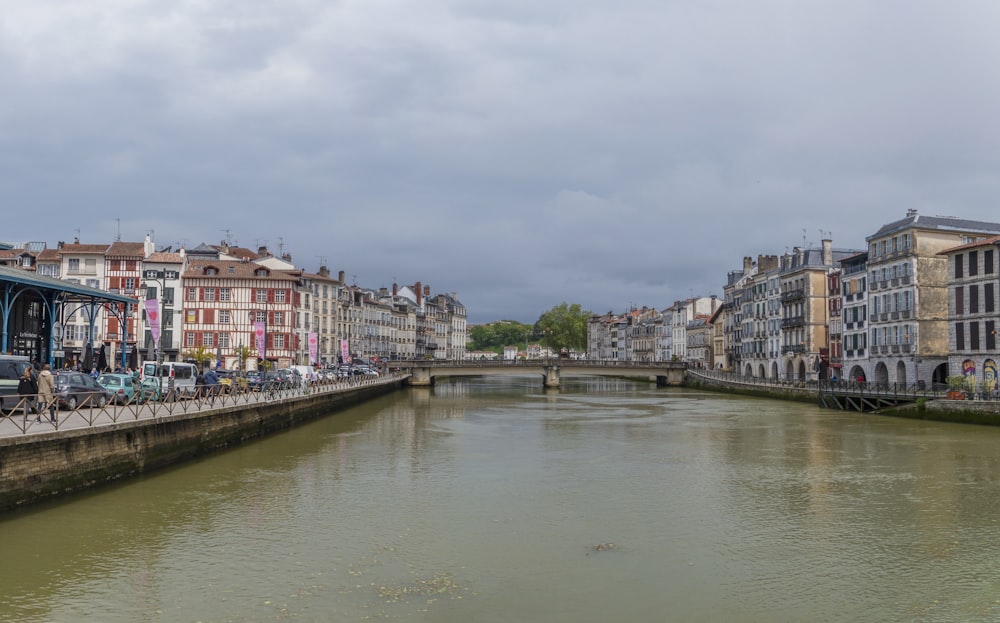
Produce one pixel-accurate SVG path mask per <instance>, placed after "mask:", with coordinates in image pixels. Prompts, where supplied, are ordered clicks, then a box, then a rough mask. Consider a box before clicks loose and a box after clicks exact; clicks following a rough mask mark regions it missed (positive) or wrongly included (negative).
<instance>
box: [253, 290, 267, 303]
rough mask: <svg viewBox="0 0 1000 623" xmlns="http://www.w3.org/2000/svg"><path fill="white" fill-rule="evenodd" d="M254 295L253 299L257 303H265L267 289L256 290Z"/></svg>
mask: <svg viewBox="0 0 1000 623" xmlns="http://www.w3.org/2000/svg"><path fill="white" fill-rule="evenodd" d="M256 297H257V298H256V299H255V300H256V301H257V302H258V303H266V302H267V290H257V291H256Z"/></svg>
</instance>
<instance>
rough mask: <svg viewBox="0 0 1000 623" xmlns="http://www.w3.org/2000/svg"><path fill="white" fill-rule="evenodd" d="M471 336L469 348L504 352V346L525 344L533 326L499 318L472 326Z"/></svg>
mask: <svg viewBox="0 0 1000 623" xmlns="http://www.w3.org/2000/svg"><path fill="white" fill-rule="evenodd" d="M469 337H470V338H471V339H472V342H471V343H470V344H469V347H468V349H469V350H486V351H493V352H495V353H502V352H503V347H504V346H514V345H523V344H524V342H525V339H530V338H531V337H532V327H531V325H526V324H522V323H520V322H516V321H514V320H498V321H497V322H491V323H489V324H480V325H476V326H474V327H472V328H471V329H469Z"/></svg>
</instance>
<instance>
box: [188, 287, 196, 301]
mask: <svg viewBox="0 0 1000 623" xmlns="http://www.w3.org/2000/svg"><path fill="white" fill-rule="evenodd" d="M187 300H189V301H197V300H198V288H188V289H187Z"/></svg>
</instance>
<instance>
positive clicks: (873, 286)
mask: <svg viewBox="0 0 1000 623" xmlns="http://www.w3.org/2000/svg"><path fill="white" fill-rule="evenodd" d="M868 289H869V290H871V291H873V292H874V291H875V290H878V282H877V281H875V280H874V279H873V280H872V281H870V282H869V283H868Z"/></svg>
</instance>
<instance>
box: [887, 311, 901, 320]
mask: <svg viewBox="0 0 1000 623" xmlns="http://www.w3.org/2000/svg"><path fill="white" fill-rule="evenodd" d="M889 318H891V319H892V320H899V312H898V311H894V312H889Z"/></svg>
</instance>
